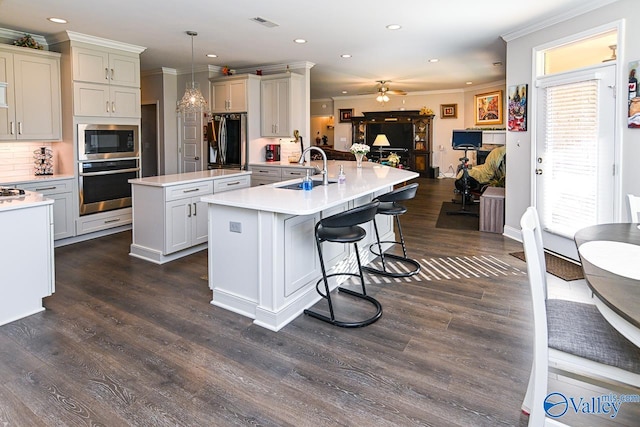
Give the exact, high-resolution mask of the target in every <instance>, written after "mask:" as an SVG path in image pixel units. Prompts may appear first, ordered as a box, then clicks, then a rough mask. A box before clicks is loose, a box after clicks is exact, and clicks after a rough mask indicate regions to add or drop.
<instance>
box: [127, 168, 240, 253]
mask: <svg viewBox="0 0 640 427" xmlns="http://www.w3.org/2000/svg"><path fill="white" fill-rule="evenodd" d="M250 180H251V172H248V171H244V170H238V169H214V170H207V171H199V172H188V173H179V174H173V175H161V176H152V177H148V178H137V179H130V180H129V183H130V184H131V194H132V210H133V241H132V243H131V247H130V252H129V255H131V256H134V257H136V258H141V259H144V260H146V261H151V262H153V263H156V264H164V263H166V262H169V261H173V260H175V259H178V258H181V257H183V256H186V255H189V254H192V253H195V252H198V251H201V250H203V249H206V248H207V232H208V226H207V214H206V210H207V206H206V204H204V203H202V202H200V197H201V196H205V195H209V194H215V193H223V192H225V191H230V190H235V189H238V188H245V187H249V183H250Z"/></svg>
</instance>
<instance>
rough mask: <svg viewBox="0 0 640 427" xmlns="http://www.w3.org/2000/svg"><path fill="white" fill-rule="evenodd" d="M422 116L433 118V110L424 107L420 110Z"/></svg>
mask: <svg viewBox="0 0 640 427" xmlns="http://www.w3.org/2000/svg"><path fill="white" fill-rule="evenodd" d="M420 115H421V116H433V110H432V109H431V108H427V107H422V108H421V109H420Z"/></svg>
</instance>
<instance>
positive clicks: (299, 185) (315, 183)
mask: <svg viewBox="0 0 640 427" xmlns="http://www.w3.org/2000/svg"><path fill="white" fill-rule="evenodd" d="M336 182H337V181H331V180H330V181H329V184H335V183H336ZM311 183H312V184H313V187H314V188H315V187H317V186H321V185H322V180H317V179H313V180H311ZM276 188H284V189H287V190H302V181H300V182H294V183H293V184H287V185H282V186H280V187H276Z"/></svg>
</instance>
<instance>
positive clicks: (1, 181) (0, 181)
mask: <svg viewBox="0 0 640 427" xmlns="http://www.w3.org/2000/svg"><path fill="white" fill-rule="evenodd" d="M72 178H74V176H73V175H62V174H60V175H38V176H35V175H24V176H12V177H7V178H2V177H0V185H2V186H13V185H19V184H27V183H35V182H42V181H51V180H55V179H72Z"/></svg>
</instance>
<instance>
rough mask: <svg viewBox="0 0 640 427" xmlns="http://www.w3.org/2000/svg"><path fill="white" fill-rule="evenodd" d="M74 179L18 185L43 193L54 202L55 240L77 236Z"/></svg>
mask: <svg viewBox="0 0 640 427" xmlns="http://www.w3.org/2000/svg"><path fill="white" fill-rule="evenodd" d="M73 184H74V180H73V179H63V180H54V179H52V180H46V181H42V182H38V183H26V184H18V185H16V187H19V188H22V189H24V190H28V191H35V192H36V193H40V194H43V195H44V196H45V197H46V198H47V199H52V200H53V201H54V203H53V230H54V231H53V238H54V240H59V239H64V238H67V237H73V236H75V227H74V221H73V201H74V200H75V198H74V197H73Z"/></svg>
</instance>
